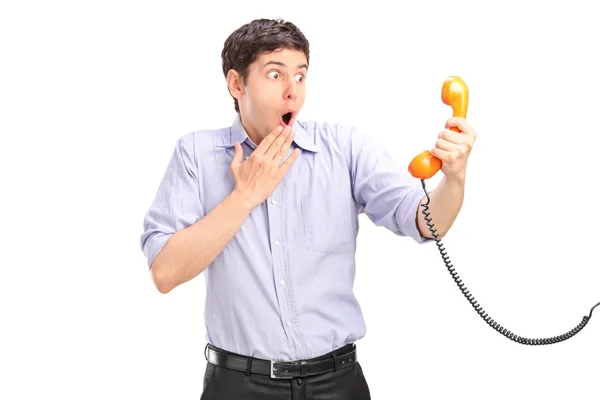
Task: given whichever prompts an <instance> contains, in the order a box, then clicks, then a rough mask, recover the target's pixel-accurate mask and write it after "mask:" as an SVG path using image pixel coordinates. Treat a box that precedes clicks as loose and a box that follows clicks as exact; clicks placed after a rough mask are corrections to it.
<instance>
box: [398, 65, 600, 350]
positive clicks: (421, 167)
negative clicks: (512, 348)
mask: <svg viewBox="0 0 600 400" xmlns="http://www.w3.org/2000/svg"><path fill="white" fill-rule="evenodd" d="M442 101H443V102H444V104H447V105H449V106H451V107H452V110H453V112H454V117H463V118H466V116H467V108H468V104H469V89H468V88H467V85H466V84H465V83H464V82H463V80H462V79H461V78H459V77H457V76H450V77H448V78H447V79H446V81H445V82H444V85H443V86H442ZM450 129H452V130H453V131H455V132H458V130H457V129H455V128H454V127H452V128H450ZM441 166H442V162H441V160H440V159H439V158H437V157H435V156H433V155H431V153H430V152H429V151H423V152H421V153H419V154H418V155H417V156H416V157H415V158H414V159H413V160H412V161H411V163H410V165H409V166H408V170H409V172H410V173H411V175H412V176H414V177H415V178H419V179H420V180H421V184H422V186H423V191H424V192H425V196H426V197H427V202H426V203H424V204H421V207H423V210H422V211H421V212H422V213H423V215H424V219H425V221H426V224H427V227H428V229H429V231H430V232H431V235H432V237H433V239H434V240H435V242H436V245H437V247H438V250H439V252H440V254H441V255H442V259H443V260H444V264H445V265H446V268H447V269H448V272H450V275H451V276H452V279H453V280H454V282H455V283H456V284H457V285H458V287H459V289H460V291H461V292H462V294H463V295H464V296H465V297H466V298H467V300H468V301H469V303H470V304H471V305H472V306H473V308H474V309H475V311H477V314H479V316H480V317H481V318H483V320H484V321H485V322H486V323H487V324H488V325H489V326H491V327H492V328H493V329H494V330H496V331H497V332H499V333H500V334H501V335H503V336H505V337H506V338H508V339H510V340H512V341H515V342H517V343H520V344H526V345H548V344H553V343H558V342H562V341H564V340H567V339H569V338H571V337H573V336H574V335H576V334H577V333H579V332H580V331H581V330H582V329H583V328H584V327H585V326H586V325H587V323H588V322H589V320H590V318H591V317H592V312H593V311H594V309H595V308H596V307H598V306H600V303H598V304H596V305H594V306H593V307H592V308H591V310H590V313H589V315H586V316H584V317H583V318H582V319H581V322H580V323H579V324H577V326H575V327H574V328H573V329H571V330H570V331H568V332H566V333H564V334H562V335H558V336H554V337H548V338H540V339H538V338H525V337H522V336H519V335H516V334H515V333H512V332H511V331H509V330H508V329H506V328H504V327H503V326H502V325H500V324H499V323H498V322H496V321H494V320H493V319H492V318H491V317H490V316H489V315H488V314H487V313H486V312H485V311H484V310H483V308H482V307H481V305H479V303H478V302H477V301H476V300H475V297H474V296H473V295H472V294H471V293H470V292H469V290H467V287H466V286H465V284H464V282H463V281H462V279H460V277H459V276H458V274H457V273H456V271H455V269H454V266H453V265H452V262H451V261H450V258H449V257H448V255H447V253H446V250H445V249H444V245H443V244H442V242H441V241H440V238H439V233H437V230H436V229H435V228H434V224H433V223H432V222H431V221H432V219H431V217H430V212H429V202H430V200H431V199H430V198H429V193H427V188H426V186H425V179H429V178H431V177H432V176H434V175H435V174H436V173H437V171H439V170H440V168H441Z"/></svg>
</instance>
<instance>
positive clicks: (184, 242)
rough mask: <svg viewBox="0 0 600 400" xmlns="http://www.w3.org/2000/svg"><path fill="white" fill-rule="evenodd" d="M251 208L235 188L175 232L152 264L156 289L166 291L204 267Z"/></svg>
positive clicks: (214, 256)
mask: <svg viewBox="0 0 600 400" xmlns="http://www.w3.org/2000/svg"><path fill="white" fill-rule="evenodd" d="M252 208H253V207H251V206H250V205H249V204H248V203H247V201H245V199H244V198H243V197H242V196H241V195H239V194H238V193H237V192H235V191H234V192H232V193H231V194H230V195H229V196H228V197H227V198H225V199H224V200H223V201H222V202H221V203H220V204H219V205H217V206H216V207H215V208H214V209H213V210H211V212H209V213H208V214H207V215H206V216H204V217H203V218H202V219H200V220H199V221H198V222H196V223H195V224H193V225H190V226H189V227H187V228H185V229H182V230H180V231H177V232H175V233H174V234H173V235H172V236H171V238H169V240H168V241H167V242H166V243H165V245H164V246H163V248H162V249H161V251H160V252H159V253H158V255H157V256H156V258H155V259H154V261H153V263H152V266H151V273H152V280H153V281H154V284H155V285H156V287H157V288H158V290H159V291H160V292H161V293H168V292H170V291H171V290H173V289H174V288H175V287H177V286H178V285H181V284H182V283H184V282H187V281H189V280H191V279H193V278H194V277H196V276H197V275H199V274H200V273H201V272H202V271H204V270H205V269H206V268H207V267H208V266H209V265H210V264H211V263H212V262H213V261H214V260H215V258H216V257H217V256H218V255H219V254H220V253H221V252H222V251H223V249H224V248H225V247H226V246H227V244H229V242H230V241H231V240H232V239H233V237H234V236H235V234H236V233H237V232H238V231H239V229H240V227H241V226H242V224H243V223H244V221H245V220H246V218H248V215H249V214H250V212H251V211H252Z"/></svg>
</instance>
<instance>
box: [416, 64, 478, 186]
mask: <svg viewBox="0 0 600 400" xmlns="http://www.w3.org/2000/svg"><path fill="white" fill-rule="evenodd" d="M442 102H444V104H447V105H449V106H451V107H452V112H453V115H452V116H453V117H462V118H466V117H467V109H468V107H469V88H468V87H467V85H466V84H465V82H464V81H463V80H462V79H461V78H459V77H458V76H449V77H448V78H446V80H445V81H444V84H443V85H442ZM450 130H453V131H454V132H458V129H456V128H455V127H451V128H450ZM441 168H442V161H441V160H440V159H439V158H437V157H435V156H433V155H431V153H430V152H429V150H425V151H423V152H421V153H419V154H417V156H416V157H415V158H413V160H412V161H411V162H410V164H409V165H408V172H410V174H411V175H412V176H414V177H415V178H419V179H429V178H431V177H432V176H434V175H435V174H436V173H437V172H438V171H439V170H440V169H441Z"/></svg>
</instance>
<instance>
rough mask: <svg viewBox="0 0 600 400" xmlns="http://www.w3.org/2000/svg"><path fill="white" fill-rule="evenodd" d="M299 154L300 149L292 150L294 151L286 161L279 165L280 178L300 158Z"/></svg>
mask: <svg viewBox="0 0 600 400" xmlns="http://www.w3.org/2000/svg"><path fill="white" fill-rule="evenodd" d="M300 152H301V150H300V148H296V149H294V151H292V154H290V156H289V157H288V158H287V160H285V161H284V162H283V164H281V166H280V167H279V173H280V174H281V175H280V176H281V177H283V175H285V173H286V172H287V171H288V170H289V169H290V167H291V166H292V165H293V164H294V162H296V160H297V159H298V157H299V156H300Z"/></svg>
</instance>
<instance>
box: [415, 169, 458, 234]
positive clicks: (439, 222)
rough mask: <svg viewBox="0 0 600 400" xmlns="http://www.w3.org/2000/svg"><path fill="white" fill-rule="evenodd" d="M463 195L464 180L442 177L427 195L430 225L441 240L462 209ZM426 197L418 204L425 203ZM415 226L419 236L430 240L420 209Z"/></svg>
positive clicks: (420, 209)
mask: <svg viewBox="0 0 600 400" xmlns="http://www.w3.org/2000/svg"><path fill="white" fill-rule="evenodd" d="M464 193H465V179H464V178H452V179H449V178H448V177H446V176H444V178H443V179H442V181H441V182H440V184H439V185H438V186H437V187H436V188H435V189H434V190H432V191H431V193H429V198H430V202H429V212H430V216H429V217H430V218H431V219H432V221H431V222H432V223H433V224H434V225H435V227H434V228H435V229H436V231H437V232H436V233H437V234H438V235H439V236H438V237H439V238H442V237H444V236H445V235H446V233H448V231H449V230H450V227H451V226H452V224H453V223H454V221H455V219H456V217H457V216H458V213H459V211H460V209H461V207H462V204H463V200H464ZM426 202H427V196H425V195H424V196H423V199H422V200H421V202H420V203H419V204H422V203H426ZM417 226H418V228H419V231H420V232H421V235H423V236H424V237H428V238H431V237H432V235H431V232H430V231H429V228H428V226H427V222H426V221H425V216H424V215H423V213H422V207H421V206H419V208H418V211H417Z"/></svg>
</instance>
